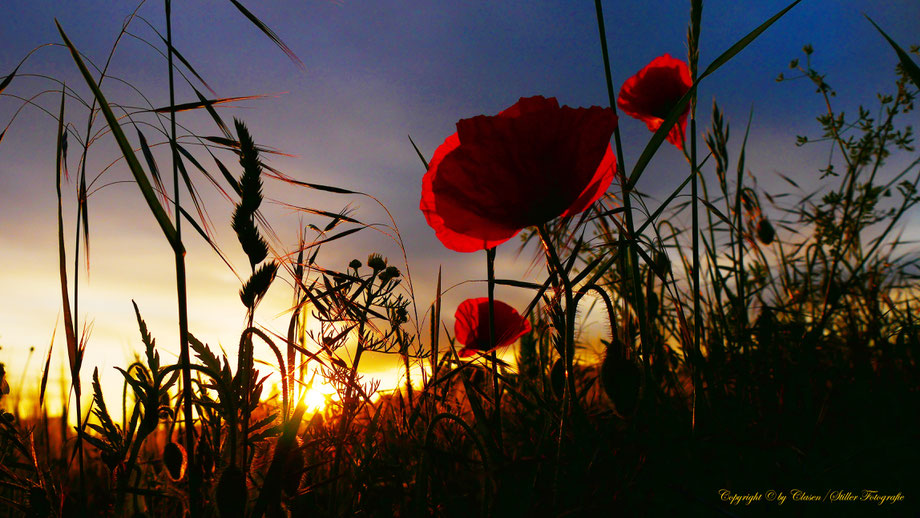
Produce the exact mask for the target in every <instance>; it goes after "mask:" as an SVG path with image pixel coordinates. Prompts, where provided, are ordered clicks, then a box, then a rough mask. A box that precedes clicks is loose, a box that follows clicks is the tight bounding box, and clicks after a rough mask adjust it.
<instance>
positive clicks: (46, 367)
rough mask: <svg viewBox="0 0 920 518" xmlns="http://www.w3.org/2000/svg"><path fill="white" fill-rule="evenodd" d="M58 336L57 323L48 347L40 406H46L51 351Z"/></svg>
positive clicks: (39, 400)
mask: <svg viewBox="0 0 920 518" xmlns="http://www.w3.org/2000/svg"><path fill="white" fill-rule="evenodd" d="M56 334H57V322H55V323H54V330H53V331H51V343H50V344H49V345H48V356H47V358H45V368H44V369H42V384H41V390H40V391H39V396H38V406H39V407H41V406H43V405H44V404H45V387H46V386H47V385H48V370H49V369H50V367H51V351H52V349H54V336H55V335H56Z"/></svg>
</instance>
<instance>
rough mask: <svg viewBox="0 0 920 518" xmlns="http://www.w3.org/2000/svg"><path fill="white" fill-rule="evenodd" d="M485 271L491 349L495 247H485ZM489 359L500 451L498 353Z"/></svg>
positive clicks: (492, 342)
mask: <svg viewBox="0 0 920 518" xmlns="http://www.w3.org/2000/svg"><path fill="white" fill-rule="evenodd" d="M486 273H487V276H488V290H489V348H490V349H493V348H494V347H495V346H496V343H497V340H496V338H498V337H497V336H495V247H492V248H488V249H486ZM489 359H490V360H491V361H492V398H493V399H492V401H493V404H494V405H495V406H494V408H493V410H492V411H493V415H492V420H493V421H494V423H495V430H494V432H495V443H496V444H497V445H498V449H499V451H502V449H503V447H502V404H501V396H502V393H501V389H500V387H499V386H498V353H497V352H496V351H494V350H493V351H492V353H491V354H490V355H489Z"/></svg>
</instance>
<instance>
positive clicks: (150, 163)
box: [134, 125, 169, 206]
mask: <svg viewBox="0 0 920 518" xmlns="http://www.w3.org/2000/svg"><path fill="white" fill-rule="evenodd" d="M134 129H136V130H137V139H138V140H139V141H140V143H141V152H142V153H143V155H144V160H146V161H147V167H148V168H149V169H150V175H151V176H153V183H155V184H156V186H157V190H158V191H160V194H161V195H162V196H163V205H166V206H168V205H169V202H168V200H167V198H166V188H165V187H164V186H163V179H162V178H161V177H160V168H159V167H157V162H156V160H154V159H153V153H152V152H151V151H150V146H148V145H147V139H146V138H145V137H144V134H143V133H141V129H140V128H138V127H137V126H136V125H135V126H134Z"/></svg>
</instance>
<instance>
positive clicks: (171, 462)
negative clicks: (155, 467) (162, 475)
mask: <svg viewBox="0 0 920 518" xmlns="http://www.w3.org/2000/svg"><path fill="white" fill-rule="evenodd" d="M163 465H164V466H166V470H167V472H168V473H169V479H170V480H172V481H173V482H178V481H180V480H182V477H184V476H185V468H186V467H188V455H187V454H186V453H185V448H183V447H182V445H180V444H176V443H174V442H168V443H166V446H165V447H164V448H163Z"/></svg>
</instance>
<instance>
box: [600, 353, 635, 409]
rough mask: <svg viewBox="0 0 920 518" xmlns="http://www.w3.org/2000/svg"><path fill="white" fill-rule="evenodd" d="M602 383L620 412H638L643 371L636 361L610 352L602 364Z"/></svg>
mask: <svg viewBox="0 0 920 518" xmlns="http://www.w3.org/2000/svg"><path fill="white" fill-rule="evenodd" d="M601 383H602V384H603V387H604V392H605V393H606V394H607V397H608V398H610V401H612V402H613V406H614V408H615V409H616V411H617V413H618V414H620V415H621V416H623V417H629V416H631V415H633V414H634V413H635V412H636V407H637V406H638V403H639V389H640V388H641V386H642V372H641V371H640V370H639V366H638V365H636V363H635V362H634V361H632V360H630V359H627V358H623V357H622V356H619V355H616V354H610V353H609V352H608V354H607V356H606V357H605V358H604V363H602V364H601Z"/></svg>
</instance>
